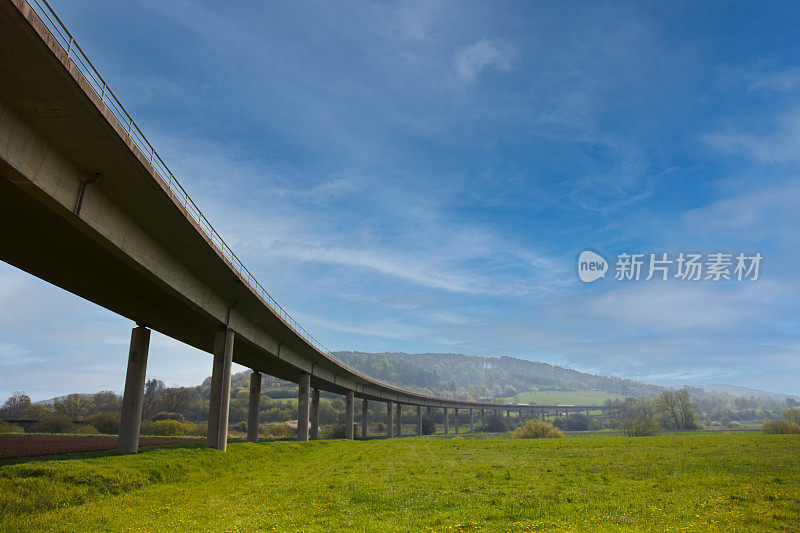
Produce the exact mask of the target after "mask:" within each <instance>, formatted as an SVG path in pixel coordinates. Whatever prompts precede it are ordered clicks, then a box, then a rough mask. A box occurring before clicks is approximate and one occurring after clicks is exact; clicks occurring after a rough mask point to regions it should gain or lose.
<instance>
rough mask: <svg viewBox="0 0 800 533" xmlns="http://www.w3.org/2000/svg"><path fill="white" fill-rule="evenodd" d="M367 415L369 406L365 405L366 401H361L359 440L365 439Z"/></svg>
mask: <svg viewBox="0 0 800 533" xmlns="http://www.w3.org/2000/svg"><path fill="white" fill-rule="evenodd" d="M368 413H369V405H367V400H366V399H363V400H361V438H362V439H366V438H367V426H368V421H367V418H368Z"/></svg>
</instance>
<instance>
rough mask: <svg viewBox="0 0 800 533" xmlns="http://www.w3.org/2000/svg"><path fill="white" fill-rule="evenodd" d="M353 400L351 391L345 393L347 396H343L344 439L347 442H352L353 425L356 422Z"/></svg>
mask: <svg viewBox="0 0 800 533" xmlns="http://www.w3.org/2000/svg"><path fill="white" fill-rule="evenodd" d="M353 399H354V397H353V391H351V390H349V391H347V394H345V395H344V412H345V415H344V424H345V427H344V438H346V439H349V440H353V425H354V424H355V421H356V415H355V406H354V405H353Z"/></svg>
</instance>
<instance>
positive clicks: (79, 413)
mask: <svg viewBox="0 0 800 533" xmlns="http://www.w3.org/2000/svg"><path fill="white" fill-rule="evenodd" d="M93 406H94V400H93V399H92V398H90V397H89V396H85V395H83V394H70V395H68V396H67V397H65V398H64V399H63V400H56V401H55V402H53V408H54V409H55V411H56V413H58V414H60V415H63V416H65V417H67V418H69V419H70V420H75V419H77V418H81V417H84V416H86V415H87V414H89V411H90V410H91V409H92V407H93Z"/></svg>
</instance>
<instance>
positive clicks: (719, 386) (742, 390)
mask: <svg viewBox="0 0 800 533" xmlns="http://www.w3.org/2000/svg"><path fill="white" fill-rule="evenodd" d="M693 387H696V388H698V389H703V390H704V391H706V392H715V391H716V392H724V393H726V394H730V395H731V396H744V397H745V398H775V399H778V400H786V399H788V398H792V397H793V396H792V395H791V394H780V393H778V392H768V391H763V390H759V389H751V388H749V387H740V386H738V385H727V384H725V383H711V384H708V385H694V386H693Z"/></svg>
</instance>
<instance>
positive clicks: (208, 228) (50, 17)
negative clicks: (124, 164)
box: [26, 0, 394, 387]
mask: <svg viewBox="0 0 800 533" xmlns="http://www.w3.org/2000/svg"><path fill="white" fill-rule="evenodd" d="M26 3H27V4H28V6H30V8H31V9H32V10H33V12H34V13H36V15H37V16H38V17H39V19H40V20H41V21H42V23H43V24H44V25H45V26H46V27H47V28H48V30H50V33H51V34H52V35H53V36H54V37H55V39H56V40H57V42H58V44H59V45H60V46H61V48H62V49H63V50H64V52H65V53H66V54H67V59H68V60H69V61H70V62H71V63H72V64H73V65H75V66H76V67H77V68H78V70H79V71H80V72H81V74H82V75H83V77H84V79H85V80H86V81H87V82H88V83H89V85H90V86H91V87H92V90H94V92H95V93H96V94H97V96H98V97H99V98H100V101H101V102H102V103H103V105H105V107H106V109H108V111H109V112H110V113H111V115H112V116H113V117H114V120H116V121H117V123H118V124H119V126H120V127H121V128H122V129H123V130H124V131H125V135H126V137H127V139H129V140H130V141H131V142H132V143H133V144H134V145H135V146H136V147H137V148H138V150H139V152H141V154H142V155H143V156H144V157H145V159H147V160H148V161H149V162H150V165H151V166H152V169H153V174H155V175H156V176H157V177H158V179H160V180H161V182H162V183H164V184H165V185H166V186H167V188H168V189H169V191H170V193H171V195H172V197H173V198H174V199H175V200H176V201H177V202H178V203H180V204H181V205H182V206H183V207H184V209H185V211H186V213H187V214H188V216H189V217H190V218H191V219H193V220H194V221H195V222H196V223H197V225H198V226H199V227H200V229H201V230H202V231H203V233H205V235H206V236H207V237H208V238H209V240H210V242H211V244H212V246H213V247H214V248H215V249H216V250H218V251H219V252H220V253H221V254H222V256H223V257H224V258H225V259H227V260H228V261H229V263H230V264H231V265H232V266H233V268H234V270H236V271H237V272H238V273H239V275H240V276H241V277H242V279H243V280H244V281H245V282H246V283H247V284H248V285H249V287H250V288H251V289H252V290H253V291H254V292H255V293H256V294H257V295H258V296H260V297H261V299H262V301H263V302H264V304H265V305H266V306H267V307H269V308H270V309H271V310H272V312H273V313H275V314H276V315H278V316H280V317H281V318H282V319H283V320H284V321H285V322H286V323H287V324H288V325H289V327H291V328H292V329H294V331H295V332H296V333H297V334H298V335H299V336H300V337H302V338H303V339H305V341H306V342H308V343H309V344H311V345H312V346H314V347H315V348H316V349H317V350H319V351H320V352H322V353H324V354H325V355H326V356H328V357H329V358H331V359H333V360H334V361H336V362H337V363H339V364H340V365H342V366H343V367H345V368H347V369H349V370H350V371H352V372H355V373H356V374H361V375H364V374H363V372H361V371H360V370H358V369H357V368H355V367H354V366H352V365H351V364H349V363H348V362H346V361H344V360H342V358H340V357H338V356H336V355H334V354H333V352H331V351H330V350H328V349H327V348H326V347H325V346H324V345H323V344H322V343H321V342H319V341H318V340H317V339H316V338H314V336H312V335H311V334H310V333H309V332H308V331H306V330H305V328H303V327H302V326H301V325H300V324H298V323H297V321H296V320H295V319H294V318H292V317H291V315H289V313H287V312H286V310H285V309H284V308H283V307H281V306H280V305H279V304H278V302H276V301H275V299H274V298H272V296H270V294H269V293H268V292H267V290H266V289H265V288H264V287H263V286H262V285H261V283H259V282H258V280H257V279H256V278H255V276H253V274H252V273H251V272H250V270H248V268H247V267H246V266H245V265H244V263H242V261H241V260H240V259H239V258H238V257H237V256H236V254H235V253H234V252H233V250H231V248H230V246H228V244H227V243H226V242H225V240H224V239H223V238H222V236H221V235H220V234H219V233H218V232H217V230H216V229H214V226H212V225H211V222H209V220H208V219H207V218H206V216H205V215H204V214H203V212H202V211H200V208H199V207H197V204H195V203H194V201H193V200H192V198H191V197H190V196H189V193H187V192H186V189H184V188H183V186H182V185H181V184H180V182H179V181H178V179H177V178H176V177H175V175H174V174H173V173H172V171H171V170H170V169H169V167H167V164H166V163H164V160H163V159H162V158H161V156H160V155H159V154H158V152H156V150H155V148H154V147H153V145H152V144H151V143H150V141H149V140H148V139H147V137H146V136H145V134H144V133H143V132H142V130H141V129H140V128H139V126H138V125H137V124H136V122H135V121H134V120H133V118H132V117H131V115H130V113H128V111H127V110H126V109H125V106H123V105H122V102H121V101H120V100H119V98H117V95H116V94H115V93H114V91H113V90H111V87H109V86H108V84H107V83H106V81H105V80H104V79H103V77H102V76H101V75H100V72H98V70H97V68H95V66H94V64H92V62H91V60H90V59H89V57H88V56H87V55H86V53H84V51H83V49H82V48H81V47H80V45H79V44H78V43H77V42H76V41H75V38H74V37H73V36H72V34H71V33H70V32H69V30H68V29H67V27H66V26H65V25H64V23H63V22H62V21H61V19H60V18H59V16H58V15H57V14H56V12H55V11H54V10H53V8H52V6H50V4H49V3H48V2H47V0H26ZM370 379H371V380H372V381H375V382H376V383H381V384H383V385H386V386H389V387H393V386H394V385H392V384H390V383H387V382H385V381H382V380H378V379H375V378H372V377H370Z"/></svg>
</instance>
